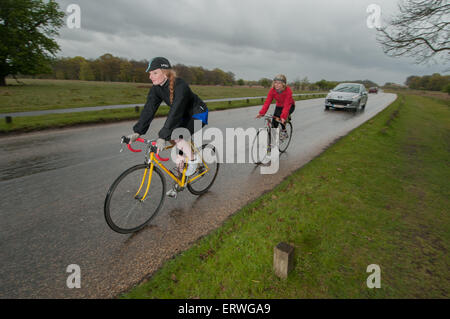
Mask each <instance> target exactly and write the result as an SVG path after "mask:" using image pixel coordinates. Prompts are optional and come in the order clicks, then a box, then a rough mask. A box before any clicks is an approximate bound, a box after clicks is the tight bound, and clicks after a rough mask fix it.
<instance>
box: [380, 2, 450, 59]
mask: <svg viewBox="0 0 450 319" xmlns="http://www.w3.org/2000/svg"><path fill="white" fill-rule="evenodd" d="M398 7H399V11H400V13H399V14H398V15H397V16H394V17H393V18H392V19H391V20H390V21H389V23H388V25H387V26H385V27H382V28H380V29H379V34H378V41H379V42H380V43H381V44H382V46H383V51H384V53H386V54H387V55H389V56H392V57H399V56H407V57H413V58H415V61H416V63H424V62H428V61H430V60H432V59H435V60H442V61H443V62H444V63H445V62H448V61H450V41H449V37H450V21H449V18H450V3H449V2H448V0H402V2H400V4H399V6H398Z"/></svg>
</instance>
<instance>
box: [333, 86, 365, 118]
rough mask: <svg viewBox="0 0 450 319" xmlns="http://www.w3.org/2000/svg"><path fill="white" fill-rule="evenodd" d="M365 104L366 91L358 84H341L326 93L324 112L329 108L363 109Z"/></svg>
mask: <svg viewBox="0 0 450 319" xmlns="http://www.w3.org/2000/svg"><path fill="white" fill-rule="evenodd" d="M366 104H367V90H366V88H365V87H364V85H362V84H359V83H341V84H339V85H338V86H336V87H335V88H334V89H332V90H331V91H330V93H328V95H327V97H326V98H325V110H329V109H330V108H339V109H351V110H352V111H354V112H356V111H357V110H358V107H361V109H364V108H365V107H366Z"/></svg>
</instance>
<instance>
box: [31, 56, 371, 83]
mask: <svg viewBox="0 0 450 319" xmlns="http://www.w3.org/2000/svg"><path fill="white" fill-rule="evenodd" d="M147 66H148V61H147V60H141V61H135V60H128V59H125V58H120V57H116V56H114V55H112V54H110V53H106V54H103V55H102V56H100V57H99V58H97V59H86V58H84V57H81V56H76V57H73V58H71V57H62V58H54V59H53V60H51V62H50V70H51V71H50V72H47V73H43V74H39V75H37V76H33V77H35V78H41V79H57V80H82V81H108V82H139V83H142V82H144V83H145V82H150V80H149V79H148V74H147V73H146V72H145V70H146V68H147ZM173 69H174V70H175V71H176V73H177V75H178V76H179V77H181V78H183V79H184V80H185V81H186V82H188V83H189V84H193V85H225V86H227V85H228V86H231V85H239V86H243V85H246V86H262V87H265V88H268V87H270V86H271V85H272V79H269V78H261V79H260V80H254V81H247V80H244V79H238V80H236V79H235V75H234V73H233V72H225V71H223V70H221V69H219V68H215V69H213V70H208V69H205V68H203V67H201V66H186V65H183V64H176V65H174V66H173ZM351 82H356V83H362V84H364V85H365V86H366V87H370V86H378V85H377V84H376V83H374V82H372V81H369V80H363V81H361V80H356V81H351ZM339 83H340V82H337V81H326V80H320V81H317V82H310V81H309V80H308V78H307V77H304V78H303V79H301V80H300V79H299V78H296V79H295V80H294V81H291V82H289V83H288V84H289V85H290V86H291V87H292V88H293V89H294V90H296V91H300V90H302V91H306V90H310V91H318V90H330V89H332V88H334V87H335V86H336V85H337V84H339Z"/></svg>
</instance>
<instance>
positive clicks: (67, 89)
mask: <svg viewBox="0 0 450 319" xmlns="http://www.w3.org/2000/svg"><path fill="white" fill-rule="evenodd" d="M20 81H21V82H23V83H24V84H25V85H19V84H17V83H16V81H15V80H12V79H7V84H8V86H6V87H0V113H12V112H25V111H37V110H51V109H63V108H74V107H86V106H103V105H120V104H134V103H138V104H144V103H145V101H146V98H147V94H148V91H149V88H150V86H151V84H150V83H125V82H95V81H70V80H33V79H21V80H20ZM191 88H192V90H193V91H194V92H195V93H196V94H197V95H199V97H200V98H202V99H203V100H209V99H220V98H231V97H247V96H266V95H267V92H268V89H265V88H259V87H252V88H249V87H239V86H233V87H231V86H230V87H228V86H199V85H192V86H191ZM294 93H303V92H294Z"/></svg>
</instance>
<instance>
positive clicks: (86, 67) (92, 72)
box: [37, 53, 236, 85]
mask: <svg viewBox="0 0 450 319" xmlns="http://www.w3.org/2000/svg"><path fill="white" fill-rule="evenodd" d="M148 63H149V61H147V60H142V61H135V60H128V59H125V58H120V57H116V56H114V55H112V54H110V53H106V54H103V55H102V56H100V57H99V58H97V59H85V58H84V57H81V56H76V57H73V58H69V57H64V58H55V59H53V60H52V61H51V63H50V67H51V72H50V73H47V74H39V75H38V76H37V78H44V79H58V80H82V81H108V82H141V83H142V82H150V80H149V79H148V73H146V72H145V70H146V69H147V66H148ZM173 69H174V70H175V71H176V72H177V75H178V76H179V77H181V78H183V79H184V80H186V81H187V82H188V83H189V84H203V85H233V84H235V82H236V81H235V75H234V74H233V73H232V72H225V71H223V70H221V69H219V68H215V69H213V70H208V69H205V68H203V67H188V66H185V65H183V64H176V65H174V66H173Z"/></svg>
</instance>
